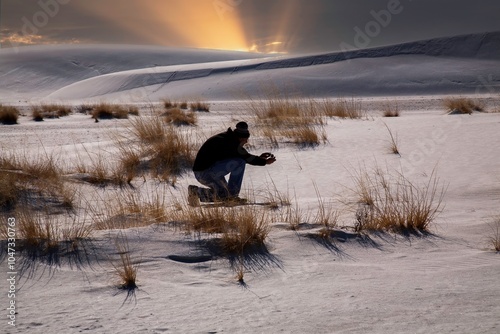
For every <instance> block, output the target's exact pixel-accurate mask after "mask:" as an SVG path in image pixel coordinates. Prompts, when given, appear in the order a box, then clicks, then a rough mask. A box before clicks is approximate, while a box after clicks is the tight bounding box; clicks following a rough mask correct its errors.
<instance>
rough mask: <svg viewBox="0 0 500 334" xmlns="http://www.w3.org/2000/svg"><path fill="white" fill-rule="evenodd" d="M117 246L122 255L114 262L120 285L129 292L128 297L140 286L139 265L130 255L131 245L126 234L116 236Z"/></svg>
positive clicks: (119, 253)
mask: <svg viewBox="0 0 500 334" xmlns="http://www.w3.org/2000/svg"><path fill="white" fill-rule="evenodd" d="M115 247H116V251H117V253H118V255H119V256H120V260H119V261H118V263H117V264H114V263H113V267H114V269H115V274H116V276H117V278H118V287H119V288H120V289H123V290H126V291H127V292H128V295H127V298H128V297H130V296H131V294H132V293H133V291H135V290H136V289H137V288H138V286H137V271H138V269H139V265H138V264H134V262H133V261H132V259H131V257H130V247H129V243H128V239H127V237H126V236H124V235H123V234H119V235H118V236H117V237H116V238H115Z"/></svg>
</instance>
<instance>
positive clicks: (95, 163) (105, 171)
mask: <svg viewBox="0 0 500 334" xmlns="http://www.w3.org/2000/svg"><path fill="white" fill-rule="evenodd" d="M84 151H85V155H86V157H84V158H82V157H81V155H78V164H77V165H76V171H77V172H78V173H80V174H81V175H80V176H79V178H80V180H82V181H85V182H88V183H90V184H93V185H96V186H100V187H106V186H108V185H117V186H125V185H128V184H130V182H131V181H132V178H133V177H134V176H135V174H134V173H133V171H132V170H131V169H132V167H130V166H124V165H125V163H126V161H122V162H121V164H117V163H115V162H114V161H113V159H110V157H109V156H105V155H103V154H102V153H101V152H99V153H92V152H89V151H88V150H87V148H85V147H84ZM127 168H129V169H127Z"/></svg>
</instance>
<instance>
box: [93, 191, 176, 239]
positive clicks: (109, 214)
mask: <svg viewBox="0 0 500 334" xmlns="http://www.w3.org/2000/svg"><path fill="white" fill-rule="evenodd" d="M98 200H99V203H97V204H103V203H106V205H100V208H98V207H97V206H92V205H89V207H90V210H91V211H92V212H93V217H94V218H93V220H94V223H93V226H94V228H95V229H97V230H114V229H128V228H133V227H144V226H149V225H152V224H157V223H160V222H165V221H166V220H168V219H169V217H170V215H171V211H172V208H171V207H169V206H167V198H166V196H165V193H164V192H162V191H160V189H153V190H146V192H145V193H141V192H138V191H136V190H126V191H121V192H119V193H117V194H116V195H115V196H114V197H113V198H110V199H103V198H99V197H98Z"/></svg>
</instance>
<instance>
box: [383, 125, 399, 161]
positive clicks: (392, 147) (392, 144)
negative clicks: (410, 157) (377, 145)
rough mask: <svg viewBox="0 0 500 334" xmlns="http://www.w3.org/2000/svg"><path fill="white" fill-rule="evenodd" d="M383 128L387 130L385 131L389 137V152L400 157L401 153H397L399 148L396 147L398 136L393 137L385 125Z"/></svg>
mask: <svg viewBox="0 0 500 334" xmlns="http://www.w3.org/2000/svg"><path fill="white" fill-rule="evenodd" d="M384 125H385V127H386V128H387V131H388V132H389V136H390V137H391V140H390V143H389V150H390V152H391V153H393V154H397V155H399V156H401V153H399V147H398V136H397V135H396V136H394V135H393V133H392V131H391V129H390V128H389V126H388V125H387V124H385V123H384Z"/></svg>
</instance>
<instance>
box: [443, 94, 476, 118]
mask: <svg viewBox="0 0 500 334" xmlns="http://www.w3.org/2000/svg"><path fill="white" fill-rule="evenodd" d="M443 103H444V106H445V107H446V109H447V111H448V112H449V113H450V115H451V114H472V112H473V111H484V106H483V105H482V104H479V103H478V102H475V101H473V100H472V99H469V98H463V97H460V98H454V97H452V98H447V99H445V100H444V102H443Z"/></svg>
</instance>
